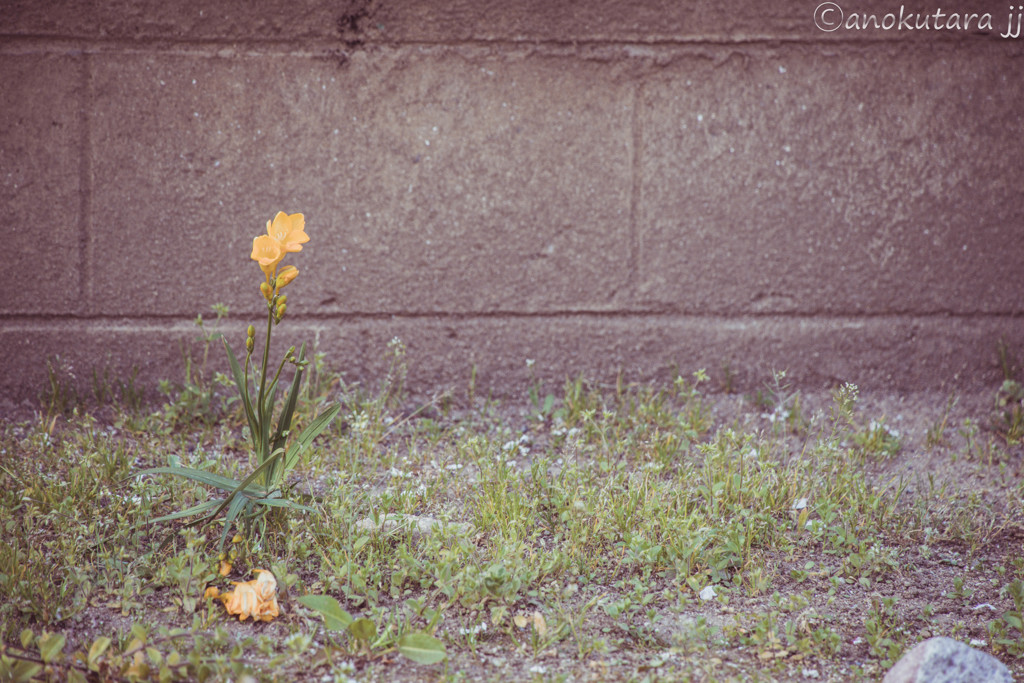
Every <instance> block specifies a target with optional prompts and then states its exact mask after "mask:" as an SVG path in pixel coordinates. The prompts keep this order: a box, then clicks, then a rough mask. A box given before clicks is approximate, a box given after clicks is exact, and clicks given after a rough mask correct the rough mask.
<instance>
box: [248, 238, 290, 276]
mask: <svg viewBox="0 0 1024 683" xmlns="http://www.w3.org/2000/svg"><path fill="white" fill-rule="evenodd" d="M284 255H285V251H284V249H282V248H281V243H280V242H278V241H277V240H276V239H274V238H273V237H271V236H269V235H260V236H259V237H255V238H253V240H252V260H253V261H257V262H259V264H260V268H262V269H263V273H264V274H265V275H266V276H267V279H268V280H269V279H270V278H272V277H274V271H275V270H277V264H279V263H281V259H283V258H284Z"/></svg>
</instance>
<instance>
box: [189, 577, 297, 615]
mask: <svg viewBox="0 0 1024 683" xmlns="http://www.w3.org/2000/svg"><path fill="white" fill-rule="evenodd" d="M254 571H255V572H256V578H255V579H253V580H252V581H244V582H237V581H232V582H231V583H233V584H234V585H235V590H233V591H228V592H227V593H221V592H220V591H219V590H217V588H215V587H213V586H211V587H210V588H207V589H206V592H205V593H204V594H203V597H204V598H217V599H218V600H220V601H221V602H223V603H224V607H225V608H226V609H227V611H228V614H237V615H238V620H239V621H245V620H246V619H248V618H249V617H252V618H253V620H256V619H258V620H260V621H270V620H271V619H273V618H274V617H276V616H278V615H279V614H280V613H281V611H280V609H279V608H278V606H277V579H275V578H274V575H273V574H272V573H271V572H268V571H267V570H266V569H256V570H254Z"/></svg>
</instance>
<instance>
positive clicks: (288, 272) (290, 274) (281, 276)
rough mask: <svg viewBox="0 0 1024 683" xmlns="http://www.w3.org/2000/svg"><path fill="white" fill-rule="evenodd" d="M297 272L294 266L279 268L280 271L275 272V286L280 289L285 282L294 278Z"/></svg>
mask: <svg viewBox="0 0 1024 683" xmlns="http://www.w3.org/2000/svg"><path fill="white" fill-rule="evenodd" d="M298 274H299V269H298V268H296V267H295V266H285V267H284V268H282V269H281V272H280V273H278V274H277V288H278V289H281V288H282V287H284V286H285V285H286V284H288V283H289V282H291V281H292V280H294V279H295V277H296V276H297V275H298Z"/></svg>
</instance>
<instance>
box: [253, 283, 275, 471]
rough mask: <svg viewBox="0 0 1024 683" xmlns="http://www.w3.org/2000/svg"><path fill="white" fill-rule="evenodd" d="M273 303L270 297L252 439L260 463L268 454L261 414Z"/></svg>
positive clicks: (272, 320) (264, 422) (265, 384)
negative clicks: (254, 430) (254, 433)
mask: <svg viewBox="0 0 1024 683" xmlns="http://www.w3.org/2000/svg"><path fill="white" fill-rule="evenodd" d="M273 303H274V300H273V299H271V300H270V303H269V304H268V306H267V338H266V340H265V341H264V343H263V365H262V367H261V368H260V398H259V404H258V405H257V407H256V420H257V422H259V424H258V425H256V426H257V427H259V430H260V433H259V434H258V435H255V436H254V439H253V440H254V441H255V442H256V450H257V455H258V456H259V462H260V464H261V465H262V464H263V463H264V462H265V461H266V459H267V456H268V455H269V453H267V452H266V450H267V444H265V443H263V432H264V431H265V430H264V428H263V426H264V425H265V424H266V423H267V422H266V420H267V416H266V415H264V414H263V397H264V393H265V392H266V386H267V363H268V362H269V359H270V331H271V329H273V326H274V306H273Z"/></svg>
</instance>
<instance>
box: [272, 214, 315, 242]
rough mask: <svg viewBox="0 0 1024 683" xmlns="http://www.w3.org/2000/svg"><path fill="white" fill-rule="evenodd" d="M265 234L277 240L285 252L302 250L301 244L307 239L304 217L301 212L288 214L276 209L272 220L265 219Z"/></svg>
mask: <svg viewBox="0 0 1024 683" xmlns="http://www.w3.org/2000/svg"><path fill="white" fill-rule="evenodd" d="M267 234H268V235H270V236H271V237H273V238H274V239H275V240H277V242H278V243H279V244H280V245H281V248H282V249H283V250H284V251H286V252H293V251H302V245H303V244H305V243H306V242H308V241H309V235H307V234H306V217H305V216H303V215H302V214H301V213H293V214H292V215H290V216H289V215H288V214H286V213H285V212H284V211H278V212H277V215H276V216H274V220H273V221H267Z"/></svg>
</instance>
